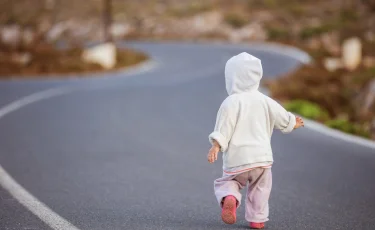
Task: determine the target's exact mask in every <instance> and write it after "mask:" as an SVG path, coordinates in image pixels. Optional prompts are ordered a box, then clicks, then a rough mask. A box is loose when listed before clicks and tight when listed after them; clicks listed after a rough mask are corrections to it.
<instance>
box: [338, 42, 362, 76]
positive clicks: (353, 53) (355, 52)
mask: <svg viewBox="0 0 375 230" xmlns="http://www.w3.org/2000/svg"><path fill="white" fill-rule="evenodd" d="M342 61H343V64H344V67H345V68H346V69H347V70H350V71H352V70H355V69H356V68H357V67H358V66H359V65H360V64H361V61H362V42H361V40H360V39H359V38H356V37H354V38H349V39H347V40H345V41H344V42H343V44H342Z"/></svg>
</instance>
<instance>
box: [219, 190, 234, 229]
mask: <svg viewBox="0 0 375 230" xmlns="http://www.w3.org/2000/svg"><path fill="white" fill-rule="evenodd" d="M236 210H237V199H236V198H235V197H234V196H226V197H225V198H224V201H223V209H222V211H221V219H222V220H223V221H224V223H226V224H234V223H236Z"/></svg>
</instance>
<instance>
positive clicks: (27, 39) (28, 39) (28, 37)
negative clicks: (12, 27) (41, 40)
mask: <svg viewBox="0 0 375 230" xmlns="http://www.w3.org/2000/svg"><path fill="white" fill-rule="evenodd" d="M34 41H35V32H34V31H33V30H32V29H25V30H24V31H23V33H22V43H23V44H25V45H27V46H29V45H31V44H33V42H34Z"/></svg>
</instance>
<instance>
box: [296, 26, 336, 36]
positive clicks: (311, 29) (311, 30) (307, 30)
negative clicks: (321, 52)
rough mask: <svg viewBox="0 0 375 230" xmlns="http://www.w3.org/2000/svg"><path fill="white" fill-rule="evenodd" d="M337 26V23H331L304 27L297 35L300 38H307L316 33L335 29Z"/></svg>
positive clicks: (319, 33)
mask: <svg viewBox="0 0 375 230" xmlns="http://www.w3.org/2000/svg"><path fill="white" fill-rule="evenodd" d="M337 27H338V25H336V24H332V23H331V24H325V25H321V26H312V27H306V28H303V29H302V30H301V32H300V34H299V35H300V38H301V39H303V40H305V39H309V38H311V37H314V36H317V35H321V34H324V33H326V32H330V31H332V30H334V29H336V28H337Z"/></svg>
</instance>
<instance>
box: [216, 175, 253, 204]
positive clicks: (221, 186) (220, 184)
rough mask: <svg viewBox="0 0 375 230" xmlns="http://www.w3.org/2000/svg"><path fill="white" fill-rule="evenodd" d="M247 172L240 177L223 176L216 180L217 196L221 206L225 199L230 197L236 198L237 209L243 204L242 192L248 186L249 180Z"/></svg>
mask: <svg viewBox="0 0 375 230" xmlns="http://www.w3.org/2000/svg"><path fill="white" fill-rule="evenodd" d="M247 175H248V174H247V172H246V173H241V174H238V175H223V177H221V178H219V179H217V180H215V182H214V189H215V196H216V199H217V201H218V202H219V205H220V206H221V204H222V201H223V198H224V197H226V196H229V195H232V196H234V197H235V198H236V199H237V201H238V204H237V207H238V206H240V204H241V193H240V190H241V189H242V188H243V187H244V186H245V185H246V182H247V180H248V178H247Z"/></svg>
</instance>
